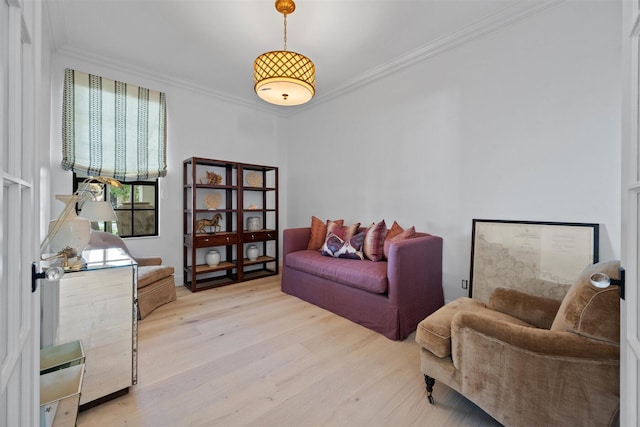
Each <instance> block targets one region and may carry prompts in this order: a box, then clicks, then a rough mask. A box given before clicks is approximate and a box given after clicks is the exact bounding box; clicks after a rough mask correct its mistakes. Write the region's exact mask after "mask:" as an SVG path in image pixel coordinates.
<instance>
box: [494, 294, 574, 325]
mask: <svg viewBox="0 0 640 427" xmlns="http://www.w3.org/2000/svg"><path fill="white" fill-rule="evenodd" d="M561 303H562V301H560V300H555V299H551V298H545V297H539V296H536V295H531V294H527V293H524V292H520V291H518V290H515V289H507V288H496V290H495V291H493V293H492V294H491V296H490V297H489V301H488V302H487V308H490V309H491V310H495V311H499V312H501V313H505V314H508V315H510V316H513V317H515V318H517V319H520V320H523V321H525V322H527V323H529V324H531V325H533V326H535V327H538V328H543V329H550V328H551V325H552V324H553V319H555V317H556V314H557V313H558V309H559V308H560V304H561Z"/></svg>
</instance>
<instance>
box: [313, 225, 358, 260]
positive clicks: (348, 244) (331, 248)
mask: <svg viewBox="0 0 640 427" xmlns="http://www.w3.org/2000/svg"><path fill="white" fill-rule="evenodd" d="M364 236H365V233H364V231H363V232H361V233H358V234H356V235H355V236H353V237H352V238H350V239H348V240H342V239H341V238H340V237H339V236H336V235H335V234H333V232H331V231H330V232H328V233H327V239H326V240H325V242H324V245H322V255H325V256H330V257H335V258H347V259H356V260H363V259H364V253H363V252H362V244H363V242H364Z"/></svg>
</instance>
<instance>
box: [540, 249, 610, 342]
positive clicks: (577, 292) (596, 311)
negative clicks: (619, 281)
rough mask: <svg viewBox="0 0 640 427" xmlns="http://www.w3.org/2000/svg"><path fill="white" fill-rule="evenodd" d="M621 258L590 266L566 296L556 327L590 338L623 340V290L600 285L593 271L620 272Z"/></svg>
mask: <svg viewBox="0 0 640 427" xmlns="http://www.w3.org/2000/svg"><path fill="white" fill-rule="evenodd" d="M619 267H620V262H619V261H610V262H602V263H598V264H593V265H591V266H589V267H587V268H586V269H585V270H584V271H583V272H582V274H581V275H580V277H579V278H578V280H577V281H576V283H574V284H573V286H571V288H570V289H569V292H567V295H566V296H565V297H564V299H563V300H562V304H561V305H560V309H559V310H558V314H557V315H556V317H555V319H554V321H553V324H552V325H551V330H552V331H565V332H573V333H576V334H579V335H582V336H585V337H587V338H592V339H596V340H602V341H605V342H609V343H613V344H618V343H619V342H620V319H619V313H620V290H619V287H618V286H609V287H608V288H604V289H601V288H597V287H595V286H594V285H592V284H591V279H590V278H591V275H592V274H594V273H604V274H606V275H607V276H609V277H610V278H612V279H616V278H618V276H619Z"/></svg>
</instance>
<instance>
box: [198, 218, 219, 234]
mask: <svg viewBox="0 0 640 427" xmlns="http://www.w3.org/2000/svg"><path fill="white" fill-rule="evenodd" d="M221 219H222V215H220V214H219V213H217V214H215V215H214V216H213V218H211V219H206V218H203V219H199V220H198V221H197V222H196V233H204V232H205V230H204V229H205V227H210V228H211V229H212V230H213V233H215V232H216V231H220V230H221V226H220V220H221Z"/></svg>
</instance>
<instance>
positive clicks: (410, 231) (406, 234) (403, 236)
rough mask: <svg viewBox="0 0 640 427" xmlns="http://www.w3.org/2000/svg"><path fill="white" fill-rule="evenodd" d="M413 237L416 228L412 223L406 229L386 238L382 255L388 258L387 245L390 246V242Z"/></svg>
mask: <svg viewBox="0 0 640 427" xmlns="http://www.w3.org/2000/svg"><path fill="white" fill-rule="evenodd" d="M414 237H416V229H415V227H414V226H413V225H412V226H411V227H409V228H407V229H406V230H404V231H403V232H402V233H400V234H398V235H396V236H394V237H392V238H390V239H387V240H385V241H384V256H385V258H389V246H391V244H392V243H395V242H400V241H402V240H407V239H413V238H414Z"/></svg>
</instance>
